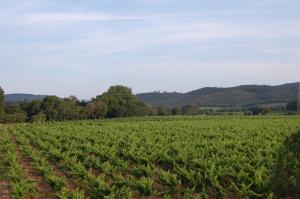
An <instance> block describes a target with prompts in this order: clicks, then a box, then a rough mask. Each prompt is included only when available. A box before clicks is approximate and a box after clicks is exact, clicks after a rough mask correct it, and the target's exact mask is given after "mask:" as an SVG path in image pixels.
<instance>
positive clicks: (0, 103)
mask: <svg viewBox="0 0 300 199" xmlns="http://www.w3.org/2000/svg"><path fill="white" fill-rule="evenodd" d="M4 108H5V107H4V90H3V89H2V88H1V87H0V121H1V120H3V118H4Z"/></svg>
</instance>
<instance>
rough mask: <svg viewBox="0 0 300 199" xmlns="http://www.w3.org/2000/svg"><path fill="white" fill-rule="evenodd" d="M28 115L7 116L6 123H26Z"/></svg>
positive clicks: (15, 114)
mask: <svg viewBox="0 0 300 199" xmlns="http://www.w3.org/2000/svg"><path fill="white" fill-rule="evenodd" d="M26 121H27V115H26V113H13V114H6V115H5V118H4V123H16V122H20V123H22V122H26Z"/></svg>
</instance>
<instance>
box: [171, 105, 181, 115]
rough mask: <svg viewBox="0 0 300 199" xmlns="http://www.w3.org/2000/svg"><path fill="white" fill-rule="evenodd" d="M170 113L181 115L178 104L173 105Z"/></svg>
mask: <svg viewBox="0 0 300 199" xmlns="http://www.w3.org/2000/svg"><path fill="white" fill-rule="evenodd" d="M171 112H172V115H181V108H180V107H179V106H175V107H173V108H172V110H171Z"/></svg>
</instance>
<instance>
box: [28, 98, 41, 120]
mask: <svg viewBox="0 0 300 199" xmlns="http://www.w3.org/2000/svg"><path fill="white" fill-rule="evenodd" d="M41 106H42V101H41V100H33V101H31V102H30V104H29V106H28V107H27V108H26V112H27V115H28V117H30V118H31V117H32V116H34V115H36V114H38V113H40V112H41Z"/></svg>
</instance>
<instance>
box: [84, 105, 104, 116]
mask: <svg viewBox="0 0 300 199" xmlns="http://www.w3.org/2000/svg"><path fill="white" fill-rule="evenodd" d="M85 110H86V114H87V117H88V118H89V119H100V118H104V117H105V115H106V113H107V106H106V104H105V103H103V102H101V101H94V102H90V103H88V104H87V105H86V107H85Z"/></svg>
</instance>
